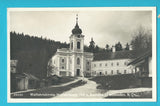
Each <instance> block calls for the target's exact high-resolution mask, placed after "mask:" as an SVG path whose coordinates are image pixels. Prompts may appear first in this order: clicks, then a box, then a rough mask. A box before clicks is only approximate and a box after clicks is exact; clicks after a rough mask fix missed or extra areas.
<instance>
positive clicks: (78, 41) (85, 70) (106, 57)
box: [48, 17, 140, 77]
mask: <svg viewBox="0 0 160 106" xmlns="http://www.w3.org/2000/svg"><path fill="white" fill-rule="evenodd" d="M84 37H85V36H84V35H83V34H82V30H81V29H80V27H79V25H78V17H77V18H76V25H75V27H74V28H73V30H72V34H71V35H70V37H69V39H70V47H69V48H61V49H57V52H56V54H55V55H54V56H53V57H52V58H51V64H52V66H54V69H53V72H51V73H49V74H48V75H58V76H82V77H83V76H108V75H118V74H135V73H139V72H140V70H139V69H137V68H136V69H135V68H134V66H133V65H130V66H128V63H130V62H131V61H133V60H134V59H135V58H136V57H137V55H138V54H137V51H135V50H132V47H131V46H130V47H129V50H122V51H116V50H115V47H114V46H113V47H112V51H111V52H104V53H94V54H93V53H91V52H84ZM92 41H93V39H92V40H91V42H92Z"/></svg>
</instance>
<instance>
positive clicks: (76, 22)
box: [76, 14, 78, 24]
mask: <svg viewBox="0 0 160 106" xmlns="http://www.w3.org/2000/svg"><path fill="white" fill-rule="evenodd" d="M76 24H78V14H76Z"/></svg>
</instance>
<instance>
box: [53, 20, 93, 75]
mask: <svg viewBox="0 0 160 106" xmlns="http://www.w3.org/2000/svg"><path fill="white" fill-rule="evenodd" d="M69 39H70V47H69V48H62V49H57V52H56V54H55V55H54V56H53V57H52V59H51V60H52V64H53V66H54V67H55V69H54V72H53V74H56V75H58V76H85V75H87V74H90V73H91V62H92V61H93V53H89V52H84V35H82V30H81V29H80V28H79V25H78V17H77V18H76V25H75V27H74V29H73V30H72V34H71V36H70V37H69Z"/></svg>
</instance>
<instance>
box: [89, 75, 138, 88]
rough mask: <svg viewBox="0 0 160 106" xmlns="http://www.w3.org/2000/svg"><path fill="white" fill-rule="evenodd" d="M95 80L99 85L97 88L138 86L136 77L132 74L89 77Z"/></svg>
mask: <svg viewBox="0 0 160 106" xmlns="http://www.w3.org/2000/svg"><path fill="white" fill-rule="evenodd" d="M90 80H92V81H95V82H96V83H97V84H99V86H98V87H97V89H105V90H119V89H126V88H134V87H138V85H137V81H138V79H137V78H136V77H135V76H134V75H132V74H125V75H114V76H97V77H93V78H92V79H90Z"/></svg>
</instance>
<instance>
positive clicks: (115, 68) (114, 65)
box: [91, 59, 135, 76]
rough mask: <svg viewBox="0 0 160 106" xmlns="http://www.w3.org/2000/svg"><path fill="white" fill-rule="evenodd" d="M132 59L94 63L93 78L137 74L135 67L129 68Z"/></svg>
mask: <svg viewBox="0 0 160 106" xmlns="http://www.w3.org/2000/svg"><path fill="white" fill-rule="evenodd" d="M130 61H131V60H130V59H116V60H105V61H93V62H92V67H91V71H92V76H99V75H117V74H130V73H135V70H134V68H133V67H128V66H127V64H128V63H129V62H130Z"/></svg>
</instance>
